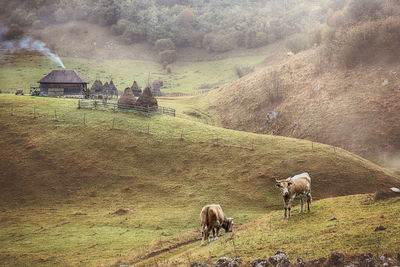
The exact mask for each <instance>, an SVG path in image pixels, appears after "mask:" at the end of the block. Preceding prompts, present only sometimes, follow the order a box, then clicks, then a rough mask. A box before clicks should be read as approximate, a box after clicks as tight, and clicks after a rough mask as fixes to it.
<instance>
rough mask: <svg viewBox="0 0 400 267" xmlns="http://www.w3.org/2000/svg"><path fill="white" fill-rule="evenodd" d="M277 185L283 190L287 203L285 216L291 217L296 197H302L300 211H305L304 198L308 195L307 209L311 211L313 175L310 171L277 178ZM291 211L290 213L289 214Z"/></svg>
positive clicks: (285, 202)
mask: <svg viewBox="0 0 400 267" xmlns="http://www.w3.org/2000/svg"><path fill="white" fill-rule="evenodd" d="M275 181H276V186H277V187H278V188H279V189H280V190H281V193H282V196H283V203H284V205H285V218H288V217H290V210H291V208H292V202H293V200H294V198H295V197H300V211H299V213H302V212H303V205H304V200H303V198H304V197H305V196H306V197H307V209H308V211H309V212H310V203H311V200H312V197H311V177H310V175H309V174H308V173H306V172H305V173H302V174H298V175H295V176H293V177H289V178H287V179H283V180H275ZM288 211H289V214H288Z"/></svg>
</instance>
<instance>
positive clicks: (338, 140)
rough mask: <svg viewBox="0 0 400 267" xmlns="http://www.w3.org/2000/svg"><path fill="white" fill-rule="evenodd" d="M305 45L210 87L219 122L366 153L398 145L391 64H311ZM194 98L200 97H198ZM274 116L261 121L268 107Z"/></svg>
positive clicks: (399, 107)
mask: <svg viewBox="0 0 400 267" xmlns="http://www.w3.org/2000/svg"><path fill="white" fill-rule="evenodd" d="M319 56H320V55H319V54H317V50H310V51H307V52H304V53H301V54H299V55H296V56H295V57H293V58H291V59H290V60H288V61H287V62H285V63H282V64H280V65H278V66H275V67H270V68H266V69H263V70H261V71H259V72H257V73H255V74H252V75H248V76H246V77H244V78H242V79H240V80H238V81H236V82H233V83H230V84H227V85H225V86H223V87H222V88H220V89H218V90H216V91H213V92H210V93H209V94H208V95H207V96H206V97H205V99H203V100H204V101H205V102H209V103H210V104H209V108H213V109H215V110H216V111H217V113H218V115H219V116H220V117H221V120H222V124H223V126H225V127H228V128H232V129H237V130H246V131H252V132H257V133H268V134H276V135H282V136H290V137H295V138H301V139H308V140H313V141H316V142H322V143H327V144H331V145H335V146H339V147H342V148H345V149H347V150H350V151H353V152H356V153H359V154H361V155H365V156H370V155H374V156H376V155H378V154H379V153H380V152H383V151H385V152H395V151H397V150H399V149H400V142H399V140H400V121H399V120H398V119H397V114H399V112H400V102H399V99H400V91H399V88H400V80H399V76H398V73H399V72H400V68H399V66H398V65H397V64H383V63H382V64H373V65H367V66H365V65H364V66H358V67H355V68H353V69H349V70H341V69H337V68H332V69H330V70H329V71H326V72H323V73H320V70H319V69H318V68H317V67H315V66H316V65H315V64H314V63H315V58H317V57H319ZM203 100H200V101H203ZM274 110H275V111H277V112H278V116H277V118H276V120H273V121H270V122H268V121H267V118H266V116H267V115H268V114H269V113H270V112H271V111H274Z"/></svg>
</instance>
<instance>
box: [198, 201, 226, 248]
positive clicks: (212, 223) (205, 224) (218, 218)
mask: <svg viewBox="0 0 400 267" xmlns="http://www.w3.org/2000/svg"><path fill="white" fill-rule="evenodd" d="M200 224H201V235H202V238H201V244H202V245H204V239H207V240H208V243H210V231H212V233H213V237H214V240H217V239H218V232H219V229H220V228H221V227H222V228H224V230H225V232H226V233H227V232H232V228H233V219H232V218H227V217H226V216H225V214H224V212H223V211H222V208H221V206H220V205H218V204H212V205H207V206H204V207H203V209H202V210H201V212H200Z"/></svg>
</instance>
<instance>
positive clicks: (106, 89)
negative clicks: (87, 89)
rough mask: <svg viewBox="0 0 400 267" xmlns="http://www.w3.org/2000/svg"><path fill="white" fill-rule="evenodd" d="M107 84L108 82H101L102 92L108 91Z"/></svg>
mask: <svg viewBox="0 0 400 267" xmlns="http://www.w3.org/2000/svg"><path fill="white" fill-rule="evenodd" d="M109 87H110V86H109V85H108V82H105V83H104V84H103V90H102V93H103V94H107V92H108V90H109Z"/></svg>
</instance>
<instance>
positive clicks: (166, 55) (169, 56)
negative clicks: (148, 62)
mask: <svg viewBox="0 0 400 267" xmlns="http://www.w3.org/2000/svg"><path fill="white" fill-rule="evenodd" d="M159 56H160V62H161V63H163V64H165V63H167V64H171V63H174V62H175V61H176V58H177V54H176V50H164V51H162V52H160V53H159Z"/></svg>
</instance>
